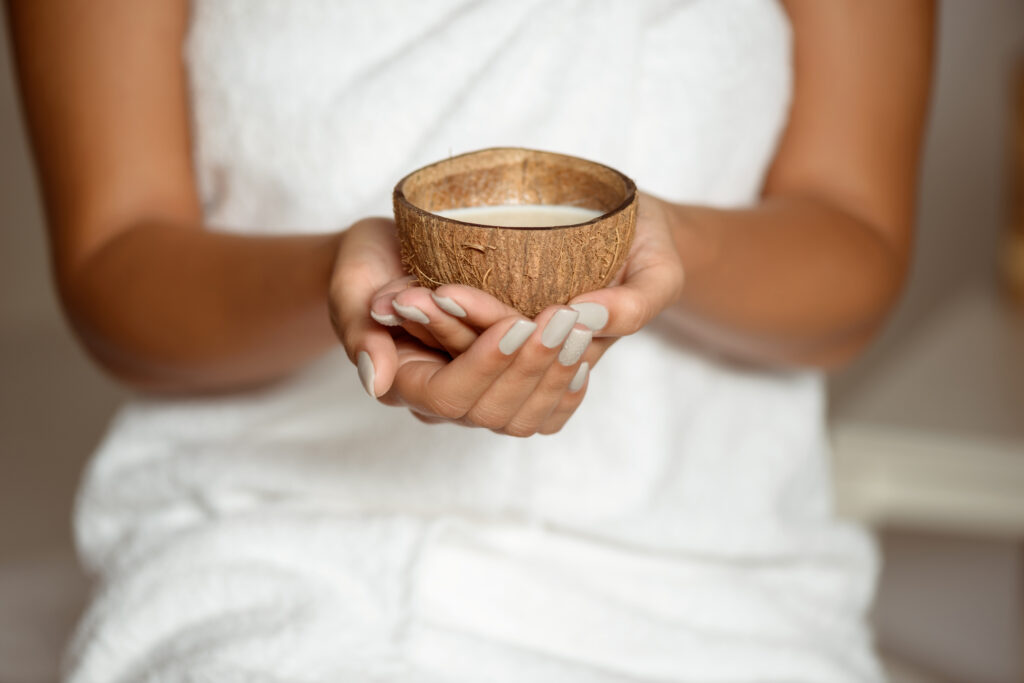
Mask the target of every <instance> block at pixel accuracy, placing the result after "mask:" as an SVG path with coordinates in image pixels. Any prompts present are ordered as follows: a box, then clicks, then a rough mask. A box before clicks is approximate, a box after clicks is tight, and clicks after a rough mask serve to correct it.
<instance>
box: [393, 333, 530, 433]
mask: <svg viewBox="0 0 1024 683" xmlns="http://www.w3.org/2000/svg"><path fill="white" fill-rule="evenodd" d="M536 328H537V324H536V323H534V322H533V321H530V320H526V319H525V318H523V317H522V316H518V315H517V316H510V317H509V318H507V319H505V320H503V321H501V322H499V323H498V324H496V325H492V326H491V327H490V328H488V329H487V330H486V331H484V332H483V333H482V334H481V335H480V337H479V338H478V339H477V340H476V342H474V343H473V344H472V345H471V346H470V347H469V348H468V349H467V350H466V351H465V352H464V353H463V354H461V355H460V356H458V357H457V358H455V359H454V360H451V361H450V362H447V363H438V362H436V361H429V360H423V359H422V358H418V357H415V356H413V357H412V359H411V360H410V361H409V362H404V361H403V362H402V363H401V364H400V366H399V368H398V371H397V373H396V375H395V382H394V384H393V385H392V387H391V392H390V395H389V397H388V399H389V401H395V402H399V403H400V404H401V405H405V406H407V407H409V408H412V409H413V410H416V411H418V412H421V413H425V414H429V415H434V416H437V417H443V418H446V419H449V420H457V419H459V418H462V417H463V416H464V415H465V414H466V413H467V412H468V411H469V409H470V408H471V407H472V406H473V404H474V403H476V401H477V399H478V398H479V397H480V395H481V394H483V392H484V391H486V389H487V387H489V386H490V385H491V383H492V382H493V381H494V380H495V379H496V378H497V377H498V376H499V375H501V373H502V372H503V371H504V370H505V369H506V368H507V367H508V366H509V365H510V364H511V363H512V361H513V360H514V359H515V355H516V353H517V352H518V351H519V349H520V347H521V346H522V345H523V343H524V342H525V341H526V339H527V338H528V337H529V336H530V335H531V334H532V333H533V331H534V330H535V329H536Z"/></svg>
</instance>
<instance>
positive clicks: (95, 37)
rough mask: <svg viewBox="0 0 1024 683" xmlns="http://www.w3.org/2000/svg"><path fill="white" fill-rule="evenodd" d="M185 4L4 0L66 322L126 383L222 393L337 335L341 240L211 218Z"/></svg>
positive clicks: (305, 356) (262, 377)
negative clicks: (186, 63) (220, 223)
mask: <svg viewBox="0 0 1024 683" xmlns="http://www.w3.org/2000/svg"><path fill="white" fill-rule="evenodd" d="M187 5H188V3H187V2H185V1H184V0H173V1H172V0H161V1H160V2H137V1H136V0H89V1H88V2H86V1H82V0H9V2H8V14H9V19H10V26H11V29H12V33H13V39H14V45H15V48H16V55H17V62H18V71H19V76H20V82H21V89H22V94H23V100H24V107H25V113H26V119H27V121H28V127H29V131H30V134H31V139H32V143H33V147H34V150H35V156H36V159H37V163H38V171H39V176H40V180H41V185H42V188H43V196H44V201H45V206H46V213H47V217H48V224H49V229H50V243H51V248H52V256H53V265H54V269H55V273H56V279H57V284H58V289H59V292H60V296H61V300H62V301H63V304H64V307H65V310H66V312H67V315H68V317H69V319H70V321H71V323H72V325H73V327H74V328H75V330H76V331H77V332H78V334H79V336H80V337H81V338H82V340H83V341H84V343H85V345H86V346H87V347H88V348H89V350H90V351H91V352H92V353H93V355H94V356H95V357H96V358H97V359H98V360H99V361H100V362H101V363H102V364H103V365H105V366H106V367H107V368H108V369H109V370H110V371H112V372H113V373H114V374H116V375H117V376H119V377H120V378H122V379H124V380H125V381H128V382H130V383H132V384H135V385H138V386H141V387H144V388H147V389H151V390H162V391H197V390H198V391H215V390H227V389H232V388H236V387H239V386H244V385H250V384H255V383H260V382H264V381H267V380H271V379H274V378H276V377H279V376H281V375H282V374H284V373H286V372H288V371H290V370H292V369H294V368H296V367H297V366H299V365H301V364H303V363H305V362H306V361H308V360H309V359H310V358H311V357H313V356H314V355H316V354H318V353H321V352H322V351H324V350H325V349H327V348H328V347H330V346H331V345H333V344H336V343H337V338H336V337H335V334H334V331H333V330H332V328H331V324H330V321H329V319H328V316H327V292H328V283H329V281H330V278H331V271H332V267H333V265H334V263H335V259H336V255H337V253H338V247H339V244H340V243H341V241H342V239H343V238H342V237H341V236H340V235H327V236H301V237H248V236H235V235H226V234H217V233H212V232H209V231H207V230H205V229H204V228H203V226H202V224H201V220H202V218H201V212H200V207H199V201H198V198H197V196H196V191H195V179H194V177H193V173H192V160H191V156H190V140H189V130H188V124H187V121H188V114H187V97H186V84H185V75H184V69H183V64H182V53H181V45H182V39H183V36H184V32H185V29H186V25H187V11H188V10H187ZM399 272H400V271H399ZM389 275H390V277H394V276H395V275H397V273H394V274H391V273H389ZM387 279H389V278H385V279H384V280H383V281H387Z"/></svg>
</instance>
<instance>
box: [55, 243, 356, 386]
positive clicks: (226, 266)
mask: <svg viewBox="0 0 1024 683" xmlns="http://www.w3.org/2000/svg"><path fill="white" fill-rule="evenodd" d="M341 239H342V238H341V235H339V234H331V235H313V236H289V237H264V236H240V235H230V234H222V233H215V232H210V231H207V230H203V229H196V228H195V227H191V226H179V225H170V224H160V223H151V224H146V225H140V226H136V227H133V228H131V229H128V230H124V231H122V232H120V233H119V234H117V235H116V236H114V237H113V238H111V239H110V240H108V241H107V242H106V243H105V244H104V245H103V246H102V247H100V248H99V249H97V250H96V251H95V253H93V254H92V255H91V256H90V257H89V258H88V260H86V261H84V262H83V263H81V264H80V265H79V266H78V267H76V268H74V269H67V270H65V271H61V272H62V275H61V276H60V277H59V288H60V291H61V297H62V300H63V301H64V305H65V309H66V311H67V313H68V316H69V318H70V319H71V322H72V324H73V326H74V327H75V329H76V331H77V332H78V334H79V335H80V336H81V338H82V339H83V341H84V342H85V344H86V346H87V347H88V348H89V349H90V351H91V352H92V353H93V355H94V356H96V358H97V359H98V360H99V361H100V362H101V363H102V364H103V365H104V366H105V367H107V368H108V369H109V370H110V371H111V372H112V373H114V374H115V375H116V376H118V377H119V378H120V379H122V380H124V381H127V382H128V383H130V384H133V385H136V386H138V387H140V388H144V389H147V390H154V391H168V392H180V391H189V392H195V391H222V390H230V389H237V388H240V387H244V386H251V385H255V384H259V383H263V382H267V381H270V380H273V379H276V378H279V377H281V376H282V375H284V374H286V373H288V372H289V371H291V370H293V369H295V368H297V367H299V366H301V365H302V364H304V363H306V362H308V361H309V360H310V359H311V358H312V357H314V356H316V355H318V354H320V353H322V352H323V351H324V350H326V349H327V348H329V347H330V346H331V345H332V344H335V343H337V340H336V338H335V335H334V333H333V331H332V328H331V324H330V320H329V318H328V315H327V296H328V283H329V281H330V276H331V271H332V267H333V264H334V258H335V254H336V253H337V251H338V246H339V242H340V240H341Z"/></svg>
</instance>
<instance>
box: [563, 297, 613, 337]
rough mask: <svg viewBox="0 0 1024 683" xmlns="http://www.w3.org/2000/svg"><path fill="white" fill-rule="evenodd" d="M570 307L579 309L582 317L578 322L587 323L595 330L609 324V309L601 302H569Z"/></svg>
mask: <svg viewBox="0 0 1024 683" xmlns="http://www.w3.org/2000/svg"><path fill="white" fill-rule="evenodd" d="M569 308H572V309H573V310H576V311H579V314H580V317H579V320H577V321H576V322H578V323H579V324H580V325H586V326H587V327H589V328H590V329H592V330H594V331H595V332H596V331H597V330H600V329H602V328H604V326H605V325H607V324H608V309H607V308H605V307H604V306H602V305H601V304H595V303H591V302H589V301H585V302H582V303H578V304H569Z"/></svg>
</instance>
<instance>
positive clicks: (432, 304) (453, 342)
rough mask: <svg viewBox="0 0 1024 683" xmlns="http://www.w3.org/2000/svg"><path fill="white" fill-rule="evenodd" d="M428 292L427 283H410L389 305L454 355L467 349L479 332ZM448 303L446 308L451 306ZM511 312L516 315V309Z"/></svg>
mask: <svg viewBox="0 0 1024 683" xmlns="http://www.w3.org/2000/svg"><path fill="white" fill-rule="evenodd" d="M431 294H432V292H431V291H430V290H429V289H427V288H426V287H412V288H410V289H406V290H405V291H403V292H401V293H399V294H398V295H397V296H396V297H395V300H394V301H393V302H392V306H393V307H394V308H395V310H396V311H398V312H399V314H400V315H402V316H403V317H404V318H405V319H407V320H411V321H413V322H417V323H420V324H421V325H422V326H423V327H424V328H425V330H426V331H428V332H429V333H430V334H431V335H432V336H433V338H434V339H436V340H437V342H438V343H439V344H440V345H441V347H443V348H444V349H445V350H446V351H448V353H449V354H451V355H452V357H455V356H457V355H459V354H460V353H463V352H464V351H465V350H466V349H468V348H469V347H470V345H471V344H472V343H473V342H475V341H476V339H477V337H478V336H479V334H478V333H477V331H476V330H474V329H473V328H472V327H469V326H468V325H466V324H465V323H463V322H462V321H461V320H460V319H459V318H456V317H453V316H452V315H451V314H450V313H448V312H447V311H445V310H443V309H442V308H441V307H440V306H439V305H438V302H437V301H436V300H435V299H434V297H433V296H431ZM451 304H454V302H451ZM451 304H449V308H451V307H452V305H451ZM453 310H454V309H453ZM511 315H515V311H513V312H512V313H511ZM463 317H464V316H463ZM495 322H497V321H495ZM488 327H489V325H488Z"/></svg>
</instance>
